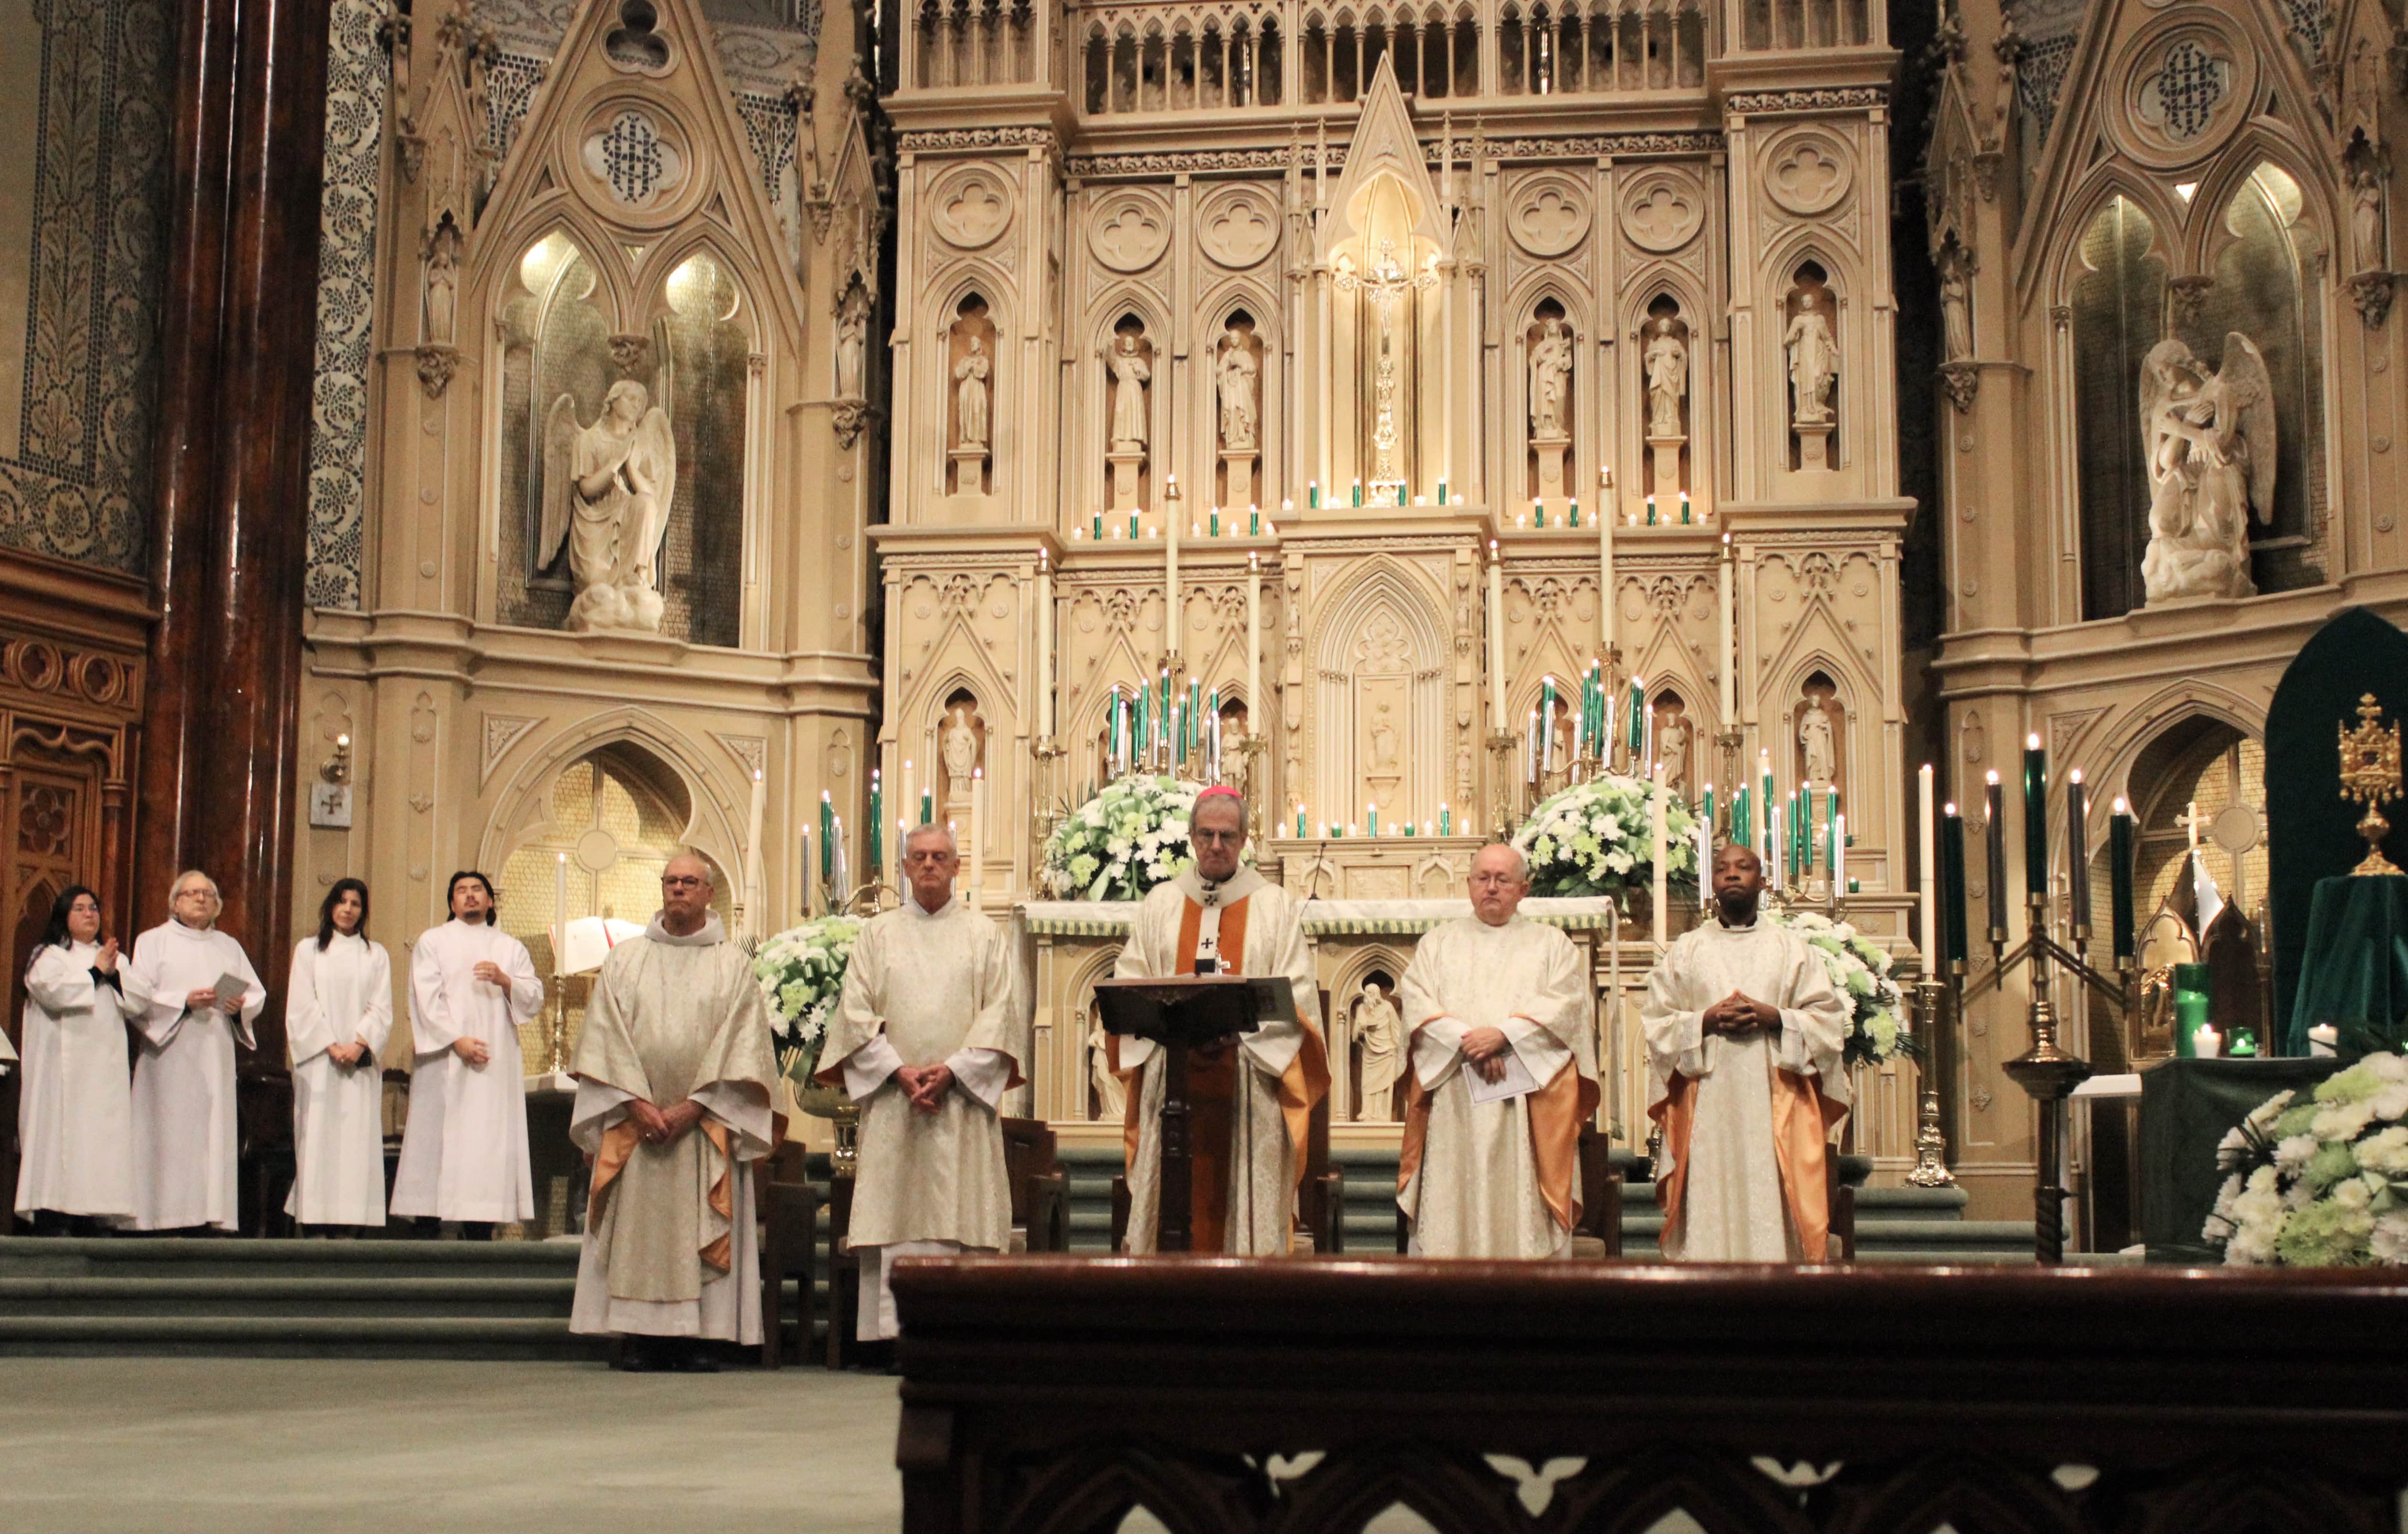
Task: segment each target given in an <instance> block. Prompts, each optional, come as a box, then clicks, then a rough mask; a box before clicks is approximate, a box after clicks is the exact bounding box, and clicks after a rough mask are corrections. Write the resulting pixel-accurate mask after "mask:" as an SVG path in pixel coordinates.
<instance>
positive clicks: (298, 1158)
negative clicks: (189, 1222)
mask: <svg viewBox="0 0 2408 1534" xmlns="http://www.w3.org/2000/svg"><path fill="white" fill-rule="evenodd" d="M285 998H286V999H285V1003H284V1031H285V1036H286V1038H287V1039H290V1040H291V1042H292V1046H293V1194H292V1197H289V1198H287V1199H285V1201H284V1211H285V1212H286V1213H287V1214H290V1215H292V1216H293V1217H294V1220H296V1221H298V1222H299V1223H300V1224H301V1225H303V1226H381V1225H383V1224H384V1043H385V1036H386V1035H387V1034H390V1033H391V1032H392V1031H393V961H392V960H391V959H390V958H389V957H387V956H386V954H385V951H384V945H383V944H382V943H379V942H371V941H369V940H368V887H367V885H366V884H364V883H362V882H360V881H358V880H356V879H338V880H337V881H336V882H335V887H334V888H333V889H331V890H329V891H327V892H326V901H325V904H324V905H323V906H322V907H321V908H319V911H318V934H317V936H316V937H314V938H304V939H301V941H300V942H299V943H298V944H297V945H296V946H295V947H294V950H293V981H292V983H291V985H290V986H289V987H287V989H286V992H285Z"/></svg>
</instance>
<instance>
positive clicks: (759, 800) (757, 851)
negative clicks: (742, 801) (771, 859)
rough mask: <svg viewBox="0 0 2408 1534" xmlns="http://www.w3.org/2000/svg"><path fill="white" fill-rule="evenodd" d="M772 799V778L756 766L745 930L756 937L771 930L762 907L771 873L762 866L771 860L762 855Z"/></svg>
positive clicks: (747, 838) (746, 836)
mask: <svg viewBox="0 0 2408 1534" xmlns="http://www.w3.org/2000/svg"><path fill="white" fill-rule="evenodd" d="M768 798H769V783H768V780H767V778H765V777H764V776H763V775H762V772H761V769H760V768H759V767H754V768H753V812H752V816H751V818H750V819H749V820H748V821H747V822H746V829H745V832H744V864H745V879H744V925H745V930H746V931H748V932H750V933H752V934H753V936H754V937H756V938H759V937H765V936H767V931H768V929H767V927H765V926H763V925H762V923H761V908H762V906H763V905H764V904H765V903H766V902H765V899H764V896H765V892H766V891H767V889H768V887H769V884H768V875H767V873H766V872H765V871H764V870H763V867H762V866H763V865H764V864H766V863H767V861H768V859H767V857H765V856H763V855H762V852H763V850H762V846H761V820H762V810H763V808H764V806H766V805H767V802H768Z"/></svg>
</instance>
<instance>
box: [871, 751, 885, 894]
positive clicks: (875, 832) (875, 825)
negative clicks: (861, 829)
mask: <svg viewBox="0 0 2408 1534" xmlns="http://www.w3.org/2000/svg"><path fill="white" fill-rule="evenodd" d="M885 822H886V790H885V787H884V786H883V785H882V784H881V783H880V781H879V779H878V772H877V770H876V769H875V768H872V769H871V771H870V774H869V848H868V853H869V871H870V873H871V875H872V876H873V877H875V876H876V874H877V873H878V870H879V869H880V868H882V867H884V866H885V865H884V864H882V863H881V862H880V861H879V855H878V853H879V827H880V826H881V825H883V824H885Z"/></svg>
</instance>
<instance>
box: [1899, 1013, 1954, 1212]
mask: <svg viewBox="0 0 2408 1534" xmlns="http://www.w3.org/2000/svg"><path fill="white" fill-rule="evenodd" d="M1941 990H1942V986H1941V983H1940V981H1939V979H1938V978H1937V977H1935V976H1932V975H1928V974H1927V975H1925V976H1924V977H1923V978H1922V979H1921V980H1918V981H1916V982H1914V1002H1915V1019H1914V1031H1915V1037H1916V1038H1918V1039H1921V1040H1922V1041H1923V1059H1922V1061H1921V1063H1920V1064H1919V1065H1918V1066H1917V1067H1916V1070H1915V1074H1916V1075H1918V1076H1920V1077H1922V1078H1923V1093H1922V1098H1923V1101H1922V1111H1921V1112H1920V1114H1919V1115H1918V1125H1917V1127H1916V1129H1915V1134H1914V1169H1913V1170H1912V1171H1909V1172H1908V1173H1907V1174H1906V1181H1907V1183H1908V1184H1909V1185H1910V1186H1913V1187H1918V1188H1946V1187H1954V1186H1955V1185H1956V1183H1957V1176H1956V1174H1955V1173H1954V1172H1951V1171H1950V1170H1949V1169H1948V1137H1947V1136H1946V1134H1944V1133H1943V1132H1942V1129H1941V1127H1940V1025H1939V1024H1940V993H1941Z"/></svg>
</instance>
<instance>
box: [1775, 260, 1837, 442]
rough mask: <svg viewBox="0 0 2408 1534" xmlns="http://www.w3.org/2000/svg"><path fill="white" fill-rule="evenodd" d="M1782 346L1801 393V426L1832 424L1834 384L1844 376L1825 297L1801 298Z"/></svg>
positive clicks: (1810, 291)
mask: <svg viewBox="0 0 2408 1534" xmlns="http://www.w3.org/2000/svg"><path fill="white" fill-rule="evenodd" d="M1781 347H1782V350H1783V351H1785V352H1787V353H1788V355H1789V383H1790V387H1791V388H1792V389H1794V390H1795V391H1796V392H1797V394H1796V401H1797V402H1796V407H1795V409H1796V414H1795V416H1794V417H1793V419H1794V420H1795V421H1796V422H1797V423H1798V424H1799V425H1800V426H1828V425H1829V424H1830V423H1831V385H1832V383H1833V382H1834V381H1836V380H1838V378H1839V376H1840V343H1839V341H1838V339H1837V338H1836V337H1833V336H1832V334H1831V320H1830V316H1828V315H1827V314H1825V313H1824V312H1823V300H1822V297H1821V295H1820V294H1816V293H1815V292H1814V291H1813V289H1811V288H1810V289H1808V290H1806V291H1805V292H1804V293H1801V294H1799V295H1798V312H1797V314H1796V315H1794V316H1792V317H1791V319H1790V321H1789V329H1788V330H1787V331H1786V332H1785V333H1784V335H1783V336H1782V337H1781Z"/></svg>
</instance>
